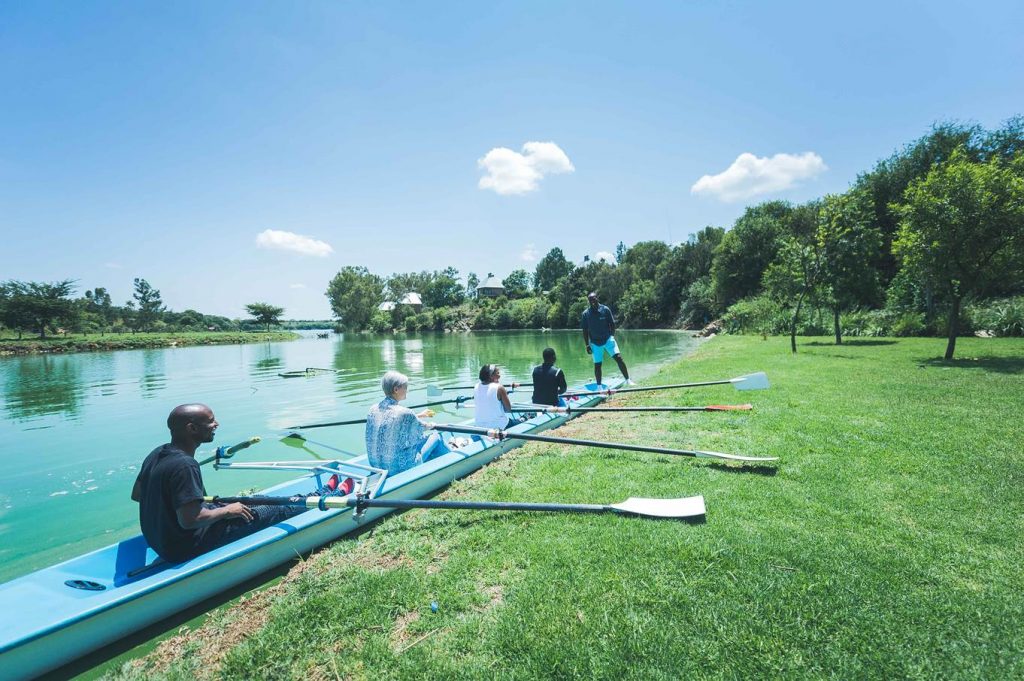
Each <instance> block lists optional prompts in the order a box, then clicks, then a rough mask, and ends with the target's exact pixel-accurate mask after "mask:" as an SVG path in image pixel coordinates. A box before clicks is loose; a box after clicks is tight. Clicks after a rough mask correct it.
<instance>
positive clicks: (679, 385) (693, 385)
mask: <svg viewBox="0 0 1024 681" xmlns="http://www.w3.org/2000/svg"><path fill="white" fill-rule="evenodd" d="M726 383H732V381H731V380H728V381H704V382H702V383H676V384H673V385H651V386H647V387H643V388H609V389H608V390H591V391H583V392H570V393H565V394H566V395H567V396H572V395H609V394H613V393H642V392H646V391H648V390H673V389H676V388H700V387H702V386H705V385H725V384H726Z"/></svg>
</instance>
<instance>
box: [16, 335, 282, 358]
mask: <svg viewBox="0 0 1024 681" xmlns="http://www.w3.org/2000/svg"><path fill="white" fill-rule="evenodd" d="M299 338H301V336H300V335H299V334H297V333H295V332H292V331H270V332H266V331H259V332H248V331H238V332H235V331H226V332H221V331H214V332H186V333H180V334H178V333H136V334H123V335H118V336H111V335H106V336H85V337H80V338H70V337H60V338H47V339H45V340H40V339H38V338H35V339H25V340H15V339H3V340H0V357H19V356H27V355H49V354H60V355H63V354H69V353H75V352H107V351H114V350H145V349H157V348H174V347H188V346H195V345H240V344H245V343H276V342H282V341H292V340H297V339H299Z"/></svg>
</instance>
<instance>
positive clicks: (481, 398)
mask: <svg viewBox="0 0 1024 681" xmlns="http://www.w3.org/2000/svg"><path fill="white" fill-rule="evenodd" d="M518 387H519V384H518V383H513V384H512V388H513V389H515V388H518ZM473 399H474V405H475V407H476V417H475V419H474V423H475V424H476V425H477V426H479V427H480V428H497V429H498V430H505V429H506V428H510V427H512V426H514V425H515V424H516V423H518V421H516V420H515V419H514V418H513V417H512V403H511V402H510V401H509V399H508V391H506V390H505V386H503V385H502V384H501V369H499V368H498V365H497V364H485V365H483V366H482V367H480V383H478V384H477V386H476V390H475V392H474V394H473Z"/></svg>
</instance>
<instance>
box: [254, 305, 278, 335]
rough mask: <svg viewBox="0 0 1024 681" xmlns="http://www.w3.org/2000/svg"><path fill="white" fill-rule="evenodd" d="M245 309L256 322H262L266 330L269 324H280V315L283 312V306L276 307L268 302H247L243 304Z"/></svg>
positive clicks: (268, 329) (268, 328)
mask: <svg viewBox="0 0 1024 681" xmlns="http://www.w3.org/2000/svg"><path fill="white" fill-rule="evenodd" d="M245 311H246V312H248V313H249V314H250V315H251V316H252V318H253V321H255V322H256V323H257V324H263V325H264V327H266V329H267V331H270V325H271V324H274V325H275V326H276V325H277V324H280V323H281V316H282V315H283V314H284V308H283V307H276V306H274V305H271V304H270V303H249V304H248V305H246V306H245Z"/></svg>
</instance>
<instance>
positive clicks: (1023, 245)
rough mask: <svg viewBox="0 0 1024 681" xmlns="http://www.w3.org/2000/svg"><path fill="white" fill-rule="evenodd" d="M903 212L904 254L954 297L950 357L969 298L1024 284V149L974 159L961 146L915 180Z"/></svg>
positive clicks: (900, 236) (899, 247) (900, 242)
mask: <svg viewBox="0 0 1024 681" xmlns="http://www.w3.org/2000/svg"><path fill="white" fill-rule="evenodd" d="M896 210H897V212H898V214H899V215H900V227H899V232H898V233H897V237H896V240H895V241H894V242H893V248H894V250H895V253H896V255H897V256H899V257H900V259H901V260H902V263H903V266H904V267H905V268H907V269H908V270H909V271H910V272H912V273H914V274H915V275H916V276H917V277H919V278H921V279H923V280H925V281H927V282H929V283H930V284H932V285H934V286H935V287H936V289H937V290H939V291H941V292H942V293H943V294H944V296H945V298H946V300H948V304H949V313H948V320H947V322H948V327H947V331H948V340H947V343H946V353H945V358H946V359H952V357H953V353H954V352H955V350H956V337H957V335H958V333H959V331H960V307H961V304H962V302H963V299H964V297H965V296H968V295H971V294H984V293H986V292H988V291H989V290H991V289H992V288H994V287H995V286H997V285H999V284H1000V283H1005V282H1006V281H1011V282H1014V283H1015V285H1016V286H1020V285H1021V283H1022V282H1024V154H1019V155H1018V156H1017V157H1016V159H1015V160H1014V161H1012V162H1010V163H1007V162H1005V161H1003V160H1002V159H1001V158H998V157H993V158H991V159H990V160H989V161H988V162H985V163H973V162H971V159H970V157H969V155H968V153H967V151H965V150H957V151H956V152H954V153H953V155H952V156H951V158H950V159H949V161H948V162H946V163H942V164H940V165H938V166H936V167H935V168H934V169H932V170H931V171H930V172H929V173H928V175H927V176H926V177H925V178H924V179H922V180H918V181H915V182H912V183H911V184H910V186H909V187H908V188H907V191H906V194H905V195H904V197H903V203H902V204H900V205H899V206H898V207H897V208H896Z"/></svg>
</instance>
